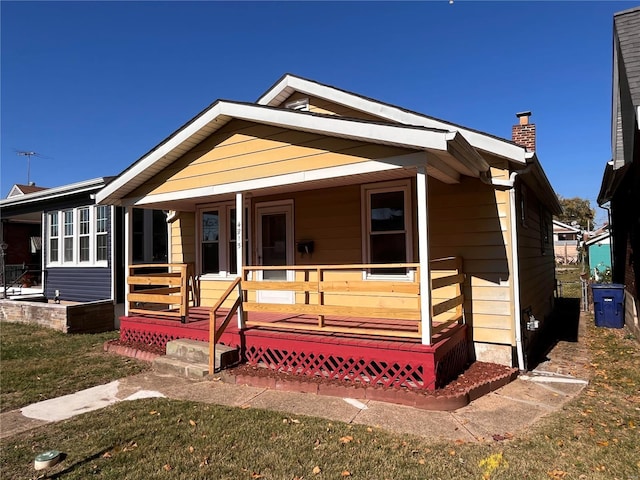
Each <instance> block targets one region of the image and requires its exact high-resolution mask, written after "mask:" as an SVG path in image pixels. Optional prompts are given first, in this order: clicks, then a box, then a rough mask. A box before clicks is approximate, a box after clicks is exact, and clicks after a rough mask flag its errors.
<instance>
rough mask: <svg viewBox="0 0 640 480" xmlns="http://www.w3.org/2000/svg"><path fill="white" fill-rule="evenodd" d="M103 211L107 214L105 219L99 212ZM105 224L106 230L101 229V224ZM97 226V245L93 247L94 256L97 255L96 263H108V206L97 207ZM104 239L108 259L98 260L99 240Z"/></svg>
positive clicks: (95, 222) (95, 219) (95, 224)
mask: <svg viewBox="0 0 640 480" xmlns="http://www.w3.org/2000/svg"><path fill="white" fill-rule="evenodd" d="M101 210H102V211H103V212H104V213H105V216H104V218H101V217H100V216H99V215H98V212H100V211H101ZM100 221H103V222H104V230H101V229H100V228H99V222H100ZM93 222H94V226H95V236H94V238H95V243H94V245H93V254H94V255H95V261H96V262H107V261H108V259H109V207H108V206H107V205H96V208H95V218H94V220H93ZM102 237H104V239H105V252H106V256H107V258H105V259H104V260H100V259H98V238H102Z"/></svg>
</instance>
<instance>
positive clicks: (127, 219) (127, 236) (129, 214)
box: [124, 207, 133, 317]
mask: <svg viewBox="0 0 640 480" xmlns="http://www.w3.org/2000/svg"><path fill="white" fill-rule="evenodd" d="M132 220H133V210H132V208H131V207H124V315H125V316H127V317H128V316H129V299H128V297H129V266H130V265H131V263H132V253H131V246H132V245H131V242H132V238H131V222H132Z"/></svg>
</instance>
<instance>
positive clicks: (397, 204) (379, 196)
mask: <svg viewBox="0 0 640 480" xmlns="http://www.w3.org/2000/svg"><path fill="white" fill-rule="evenodd" d="M409 192H410V185H409V182H408V181H406V182H393V183H383V184H373V185H368V186H365V187H364V193H365V199H364V200H365V206H366V207H365V208H366V212H365V213H366V215H365V216H364V217H365V218H364V222H365V226H364V230H365V235H364V238H365V241H366V244H365V250H366V252H365V253H366V257H365V263H371V264H376V263H387V264H388V263H406V262H410V261H411V260H410V257H411V253H412V251H411V235H410V232H411V213H410V212H411V205H410V196H409ZM406 273H407V271H406V269H405V268H396V269H388V268H379V269H375V268H373V269H371V271H370V274H371V275H406Z"/></svg>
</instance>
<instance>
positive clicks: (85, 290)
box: [0, 177, 167, 330]
mask: <svg viewBox="0 0 640 480" xmlns="http://www.w3.org/2000/svg"><path fill="white" fill-rule="evenodd" d="M112 178H113V177H100V178H95V179H91V180H86V181H82V182H77V183H73V184H69V185H63V186H60V187H55V188H48V189H32V190H31V191H28V192H27V193H21V194H17V195H16V194H14V192H16V191H17V190H20V191H22V192H24V191H25V190H24V189H22V188H20V186H14V187H13V188H12V190H11V192H12V194H11V195H10V196H9V197H8V198H7V199H4V200H0V217H1V219H2V236H3V237H2V238H3V244H4V246H5V247H6V248H5V252H4V253H5V259H6V263H7V265H5V269H6V268H7V267H10V266H11V265H12V264H13V265H19V264H20V263H22V265H20V267H21V268H23V269H26V270H27V272H26V275H23V276H22V278H25V277H27V278H28V279H29V280H30V281H31V282H33V283H35V285H33V286H35V287H36V288H30V289H28V290H26V291H25V289H24V288H22V287H23V284H22V283H20V282H21V281H19V282H18V283H16V284H14V283H13V282H11V279H10V278H9V276H7V283H6V287H5V288H6V293H7V296H8V297H9V298H15V299H20V297H23V298H22V300H27V299H28V300H33V299H34V297H33V295H31V296H29V297H28V298H24V297H25V295H24V294H25V293H29V294H34V293H36V294H39V296H40V300H45V301H46V300H49V301H52V302H54V301H55V302H56V303H74V304H76V303H82V304H88V303H99V304H100V305H101V307H100V309H99V311H100V314H99V315H98V314H95V312H94V313H92V315H94V318H93V319H92V320H91V323H92V324H91V325H90V326H89V327H87V328H90V329H94V330H107V329H113V327H114V319H115V320H116V326H117V317H116V313H115V312H117V311H118V308H117V305H118V304H123V302H124V261H123V259H122V258H123V255H124V253H123V245H124V238H123V234H124V230H123V228H122V221H123V214H122V209H120V208H116V207H114V206H110V205H96V203H95V194H96V193H97V192H98V191H99V190H100V189H102V188H103V187H104V186H105V185H107V184H108V183H109V181H111V179H112ZM165 220H166V216H165V214H163V213H162V212H154V211H153V210H146V211H144V210H138V209H136V210H135V212H134V213H133V218H132V232H131V248H132V259H133V260H134V261H136V262H138V263H141V262H146V263H152V262H154V261H157V262H162V263H166V262H167V256H166V248H167V247H166V245H167V224H166V221H165ZM163 239H164V241H163ZM25 252H29V256H28V258H26V257H25V255H26V254H25ZM6 305H7V306H6V308H10V307H11V305H10V304H6ZM4 313H5V315H7V312H6V311H5V312H4ZM94 327H95V328H94Z"/></svg>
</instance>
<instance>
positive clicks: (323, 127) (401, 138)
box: [224, 103, 449, 150]
mask: <svg viewBox="0 0 640 480" xmlns="http://www.w3.org/2000/svg"><path fill="white" fill-rule="evenodd" d="M224 107H225V108H224V113H225V114H226V115H229V116H231V117H233V118H237V119H242V120H248V121H253V122H260V123H264V124H270V125H275V126H279V127H286V128H291V129H294V130H305V131H309V132H314V133H322V134H330V135H333V136H338V137H343V138H349V139H353V140H363V141H368V142H372V143H383V144H386V145H395V146H399V147H406V148H420V149H435V150H446V148H447V138H446V136H447V134H448V133H449V132H434V131H430V130H425V129H423V128H419V127H418V128H416V127H407V126H404V125H382V124H379V123H370V122H364V121H362V122H360V121H354V120H353V119H344V118H341V117H331V116H326V117H324V116H323V117H320V116H315V115H306V114H300V112H295V111H290V110H284V109H273V108H269V109H266V108H261V107H255V106H253V105H244V104H233V103H229V104H225V105H224Z"/></svg>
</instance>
